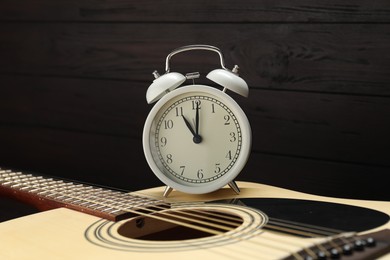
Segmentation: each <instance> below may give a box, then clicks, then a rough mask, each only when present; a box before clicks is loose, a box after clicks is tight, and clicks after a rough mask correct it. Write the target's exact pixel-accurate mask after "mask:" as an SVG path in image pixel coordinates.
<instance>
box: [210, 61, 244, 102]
mask: <svg viewBox="0 0 390 260" xmlns="http://www.w3.org/2000/svg"><path fill="white" fill-rule="evenodd" d="M237 72H238V66H237V65H236V66H234V68H233V70H232V71H229V70H228V69H215V70H213V71H211V72H210V73H209V74H207V76H206V77H207V78H208V79H209V80H211V81H213V82H215V83H217V84H219V85H221V86H222V87H224V88H226V89H229V90H231V91H233V92H235V93H237V94H239V95H241V96H244V97H248V93H249V88H248V84H246V82H245V80H243V79H242V78H240V76H238V74H237Z"/></svg>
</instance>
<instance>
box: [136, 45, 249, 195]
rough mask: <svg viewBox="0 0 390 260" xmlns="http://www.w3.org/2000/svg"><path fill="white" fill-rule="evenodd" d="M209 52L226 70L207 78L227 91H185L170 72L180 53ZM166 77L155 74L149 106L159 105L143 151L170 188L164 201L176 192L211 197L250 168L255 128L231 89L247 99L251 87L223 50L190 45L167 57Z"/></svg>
mask: <svg viewBox="0 0 390 260" xmlns="http://www.w3.org/2000/svg"><path fill="white" fill-rule="evenodd" d="M192 50H207V51H213V52H216V53H218V55H219V57H220V62H221V67H222V68H220V69H215V70H213V71H211V72H210V73H209V74H208V75H207V78H208V79H210V80H211V81H213V82H215V83H217V84H219V85H221V86H222V87H223V90H219V89H217V88H213V87H210V86H206V85H196V84H192V85H188V86H182V87H180V88H178V87H179V86H180V85H182V84H183V83H184V82H185V81H186V80H187V79H194V78H197V77H199V73H189V74H187V75H186V76H184V75H182V74H180V73H177V72H170V67H169V61H170V59H171V57H172V56H173V55H175V54H177V53H180V52H184V51H192ZM165 69H166V73H165V74H164V75H162V76H160V75H159V74H158V73H157V72H156V71H155V72H154V73H153V74H154V76H155V78H156V79H155V80H154V81H153V83H152V84H151V85H150V87H149V88H148V90H147V93H146V99H147V102H148V103H149V104H150V103H153V102H155V101H157V100H158V102H157V103H156V104H155V105H154V107H153V108H152V110H151V111H150V113H149V115H148V117H147V119H146V122H145V126H144V130H143V149H144V153H145V157H146V160H147V162H148V164H149V166H150V168H151V169H152V171H153V172H154V174H155V175H156V176H157V177H158V178H159V179H160V180H161V181H162V182H163V183H164V184H166V185H167V188H166V189H165V192H164V196H165V197H166V196H168V194H169V193H170V192H171V191H172V189H176V190H179V191H182V192H185V193H193V194H200V193H208V192H212V191H215V190H217V189H219V188H221V187H223V186H225V185H229V186H230V187H231V188H232V189H233V190H234V191H235V192H236V193H239V191H240V190H239V188H238V186H237V185H236V183H235V182H234V179H235V178H236V176H237V175H238V174H239V173H240V171H241V170H242V169H243V167H244V166H245V164H246V162H247V160H248V157H249V154H250V149H251V139H252V134H251V128H250V124H249V121H248V119H247V117H246V115H245V113H244V112H243V110H242V109H241V107H240V106H239V105H238V104H237V103H236V102H235V101H234V100H233V99H232V98H231V97H230V96H229V95H228V94H226V90H227V89H228V90H231V91H234V92H236V93H238V94H240V95H242V96H245V97H247V96H248V92H249V89H248V85H247V84H246V82H245V81H244V80H243V79H242V78H240V77H239V76H238V74H237V71H238V66H237V65H236V66H235V67H234V68H233V70H232V71H230V70H228V69H227V68H226V67H225V63H224V59H223V55H222V53H221V51H220V50H219V49H218V48H216V47H214V46H210V45H189V46H184V47H181V48H178V49H175V50H174V51H172V52H171V53H170V54H169V55H168V56H167V58H166V68H165Z"/></svg>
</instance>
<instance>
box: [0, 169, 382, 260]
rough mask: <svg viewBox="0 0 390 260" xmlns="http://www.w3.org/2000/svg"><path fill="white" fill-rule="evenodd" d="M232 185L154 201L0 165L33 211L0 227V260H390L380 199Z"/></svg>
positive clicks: (2, 189) (9, 187) (8, 184)
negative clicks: (237, 190) (234, 189)
mask: <svg viewBox="0 0 390 260" xmlns="http://www.w3.org/2000/svg"><path fill="white" fill-rule="evenodd" d="M238 185H239V186H240V188H241V193H240V195H236V194H234V193H233V192H232V190H231V189H230V188H223V189H221V190H219V191H216V192H213V193H210V194H204V195H186V194H183V193H180V192H176V191H174V192H172V193H171V194H170V196H169V197H168V198H164V197H163V196H162V192H163V189H162V188H153V189H148V190H143V191H138V192H131V193H128V192H123V191H117V190H113V189H107V188H102V187H96V186H92V185H87V184H80V183H76V182H73V181H67V180H59V179H55V178H50V177H43V176H36V175H32V174H28V173H22V172H15V171H11V170H4V169H0V193H1V194H3V195H7V196H10V197H12V198H15V199H18V200H21V201H24V202H27V203H30V204H33V205H34V206H36V207H37V208H38V209H41V210H42V211H43V212H40V213H37V214H32V215H28V216H24V217H21V218H17V219H12V220H9V221H5V222H2V223H0V245H1V246H0V259H4V260H8V259H51V260H54V259H67V260H69V259H105V260H107V259H115V260H119V259H159V260H162V259H182V260H184V259H186V260H187V259H196V260H200V259H202V260H204V259H302V260H308V259H390V254H389V252H390V229H389V227H390V224H389V214H390V202H386V201H365V200H352V199H340V198H331V197H323V196H315V195H310V194H304V193H300V192H295V191H290V190H286V189H282V188H277V187H272V186H267V185H263V184H256V183H248V182H239V183H238Z"/></svg>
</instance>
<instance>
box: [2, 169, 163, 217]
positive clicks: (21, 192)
mask: <svg viewBox="0 0 390 260" xmlns="http://www.w3.org/2000/svg"><path fill="white" fill-rule="evenodd" d="M0 193H3V194H5V195H8V196H10V197H13V198H15V199H19V200H21V201H24V202H27V203H30V204H32V205H34V206H35V207H37V208H38V209H40V210H48V209H53V208H59V207H66V208H70V209H74V210H77V211H81V212H84V213H88V214H91V215H94V216H97V217H100V218H105V219H108V220H112V221H118V220H121V219H125V218H128V217H131V216H133V215H135V214H136V212H137V211H138V210H143V209H145V208H150V207H153V206H156V205H159V204H162V203H163V202H162V201H159V200H155V199H150V198H146V197H140V196H136V195H132V194H129V193H125V192H120V191H114V190H109V189H104V188H98V187H94V186H90V185H85V184H77V183H74V182H70V181H64V180H58V179H53V178H45V177H42V176H35V175H33V174H25V173H22V172H14V171H11V170H4V169H1V168H0Z"/></svg>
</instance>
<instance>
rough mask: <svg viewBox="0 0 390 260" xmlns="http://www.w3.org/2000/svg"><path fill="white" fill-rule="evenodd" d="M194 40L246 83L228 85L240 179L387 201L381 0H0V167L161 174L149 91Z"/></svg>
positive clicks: (192, 56)
mask: <svg viewBox="0 0 390 260" xmlns="http://www.w3.org/2000/svg"><path fill="white" fill-rule="evenodd" d="M196 43H203V44H211V45H215V46H217V47H219V48H220V49H221V50H222V51H223V53H224V55H225V59H226V63H227V65H228V67H230V68H231V67H233V65H234V64H238V65H239V66H240V68H241V72H240V75H241V76H242V77H243V78H244V79H245V80H246V81H247V82H248V84H249V85H250V95H249V98H248V99H245V98H240V97H237V96H234V97H235V98H236V99H237V101H238V103H239V104H240V105H241V106H242V107H243V109H244V111H245V112H246V113H247V115H248V117H249V120H250V122H251V125H252V130H253V150H252V154H251V157H250V159H249V162H248V164H247V166H246V168H245V169H244V171H243V172H242V173H241V175H239V178H238V179H239V180H248V181H256V182H261V183H265V184H271V185H276V186H280V187H285V188H289V189H294V190H299V191H303V192H310V193H315V194H320V195H327V196H338V197H350V198H366V199H386V200H389V199H390V192H389V190H390V189H389V185H388V181H387V179H388V177H389V170H390V139H389V133H390V119H389V116H390V73H389V69H390V2H389V1H385V0H379V1H364V0H360V1H331V2H324V1H313V0H293V1H279V0H269V1H256V0H250V1H232V0H225V1H222V0H220V1H199V0H197V1H173V0H172V1H132V0H121V1H119V0H77V1H76V0H57V1H52V0H34V1H32V0H19V1H15V0H2V1H1V2H0V148H1V149H0V165H2V166H8V167H13V168H16V169H22V170H30V171H34V172H38V173H44V174H49V175H55V176H59V177H65V178H70V179H76V180H80V181H87V182H92V183H95V184H100V185H107V186H112V187H116V188H122V189H127V190H137V189H141V188H147V187H152V186H156V185H160V182H159V181H158V180H157V179H156V178H155V177H154V175H153V173H152V172H151V171H150V170H149V168H148V166H147V163H146V161H145V159H144V155H143V151H142V142H141V135H142V128H143V124H144V120H145V118H146V116H147V114H148V112H149V110H150V109H151V106H149V105H147V104H146V101H145V93H146V89H147V87H148V86H149V84H150V83H151V82H152V80H153V76H152V74H151V72H152V71H153V70H154V69H158V70H159V71H160V73H162V72H163V70H164V62H165V57H166V55H167V54H168V53H169V52H170V51H171V50H173V49H175V48H177V47H179V46H183V45H187V44H196ZM218 66H219V61H218V57H217V56H215V54H212V53H208V52H193V53H186V54H180V55H178V56H175V58H174V59H173V60H172V70H176V71H178V72H181V73H187V72H193V71H200V72H202V73H203V75H205V73H207V72H208V71H210V70H212V69H214V68H216V67H218ZM201 83H203V82H202V81H201ZM2 201H3V202H2V203H3V205H6V206H7V207H8V208H7V209H6V210H5V211H8V212H10V211H12V209H10V204H9V203H8V202H7V201H5V199H3V200H2ZM11 205H14V204H11ZM18 207H19V206H18ZM18 207H17V208H18ZM19 208H20V207H19ZM5 211H3V210H2V212H5Z"/></svg>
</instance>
